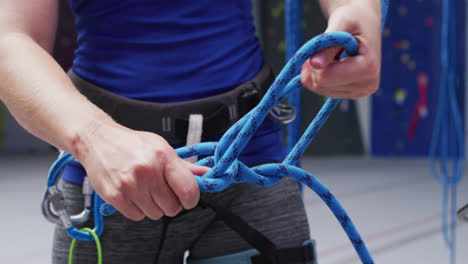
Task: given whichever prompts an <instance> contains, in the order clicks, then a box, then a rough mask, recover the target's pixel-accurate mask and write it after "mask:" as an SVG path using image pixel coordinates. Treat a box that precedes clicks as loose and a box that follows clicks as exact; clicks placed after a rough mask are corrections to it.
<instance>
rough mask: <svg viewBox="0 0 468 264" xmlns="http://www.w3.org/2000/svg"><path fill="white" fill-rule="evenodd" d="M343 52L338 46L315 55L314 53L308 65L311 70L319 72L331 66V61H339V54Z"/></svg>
mask: <svg viewBox="0 0 468 264" xmlns="http://www.w3.org/2000/svg"><path fill="white" fill-rule="evenodd" d="M342 52H343V48H342V47H339V46H332V47H328V48H326V49H323V50H321V51H319V52H317V53H315V54H314V55H313V56H312V57H311V58H310V61H309V62H310V65H311V66H312V68H313V69H316V70H321V69H324V68H325V67H327V66H328V65H329V64H331V63H332V62H333V61H335V60H337V59H339V57H340V55H341V53H342Z"/></svg>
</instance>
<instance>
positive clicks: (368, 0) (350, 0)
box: [319, 0, 381, 18]
mask: <svg viewBox="0 0 468 264" xmlns="http://www.w3.org/2000/svg"><path fill="white" fill-rule="evenodd" d="M319 2H320V7H321V8H322V12H323V14H324V15H325V16H326V17H327V18H328V17H329V16H330V14H331V13H332V12H333V11H334V10H335V9H337V8H339V7H340V6H344V5H347V4H357V5H361V6H363V7H364V6H366V7H368V8H370V9H371V10H373V11H375V14H376V15H378V16H380V15H381V10H380V9H381V6H380V0H319Z"/></svg>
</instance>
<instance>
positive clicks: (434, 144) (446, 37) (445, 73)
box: [429, 0, 465, 264]
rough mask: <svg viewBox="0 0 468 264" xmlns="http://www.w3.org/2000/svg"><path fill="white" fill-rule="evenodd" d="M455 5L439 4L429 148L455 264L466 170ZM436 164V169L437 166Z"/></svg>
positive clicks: (451, 3)
mask: <svg viewBox="0 0 468 264" xmlns="http://www.w3.org/2000/svg"><path fill="white" fill-rule="evenodd" d="M455 28H456V1H450V0H446V1H442V29H441V68H442V71H441V75H440V88H439V96H438V102H437V112H436V117H435V121H434V129H433V132H432V139H431V144H430V148H429V164H430V168H431V170H432V174H433V176H434V178H435V179H436V180H437V181H438V182H439V183H440V184H441V185H442V186H443V191H442V232H443V237H444V241H445V244H446V246H447V247H448V248H449V250H450V263H452V264H455V262H456V201H457V195H456V194H457V189H456V187H457V184H458V183H459V182H460V179H461V177H462V175H463V172H464V167H465V140H464V129H463V123H462V120H461V114H460V110H459V107H458V101H457V81H456V73H457V54H456V51H457V45H456V44H457V34H456V31H455ZM437 164H439V167H437V166H436V165H437Z"/></svg>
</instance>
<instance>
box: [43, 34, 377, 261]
mask: <svg viewBox="0 0 468 264" xmlns="http://www.w3.org/2000/svg"><path fill="white" fill-rule="evenodd" d="M337 45H339V46H343V47H344V48H345V51H346V52H345V53H346V54H349V55H354V54H356V53H357V49H358V45H357V41H356V40H355V39H354V38H353V37H352V36H351V35H350V34H348V33H345V32H333V33H327V34H321V35H319V36H317V37H315V38H313V39H312V40H310V41H309V42H307V43H306V44H305V45H304V46H303V47H302V48H301V49H300V50H299V51H298V52H297V53H296V55H295V56H294V57H293V58H292V59H291V60H290V61H289V62H288V64H287V65H286V66H285V67H284V69H283V70H282V71H281V73H280V74H279V75H278V77H277V78H276V80H275V82H274V83H273V85H272V86H271V88H270V89H269V90H268V92H267V93H266V95H265V96H264V97H263V99H262V100H261V101H260V103H259V104H258V105H257V106H256V107H255V108H254V109H252V110H251V111H250V112H249V113H248V114H247V115H246V116H244V117H243V118H241V119H240V120H239V121H238V122H237V123H236V124H234V125H233V126H232V127H231V128H230V129H229V130H228V131H227V132H226V133H225V134H224V136H223V137H222V138H221V140H220V141H219V143H215V142H205V143H200V144H197V145H193V146H188V147H183V148H179V149H177V150H176V152H177V154H178V155H179V156H180V157H181V158H188V157H191V156H208V157H206V158H204V159H202V160H200V161H198V162H197V164H198V165H203V166H209V167H212V169H211V170H210V171H209V172H208V173H206V174H205V175H204V176H201V177H200V176H195V178H196V180H197V182H198V185H199V187H200V190H201V191H204V192H216V191H221V190H224V189H225V188H227V187H228V186H229V185H230V184H231V183H240V182H249V183H251V184H254V185H256V186H262V187H267V186H271V185H273V184H275V183H277V182H278V181H279V180H280V179H281V177H284V176H289V177H292V178H294V179H296V180H298V181H300V182H302V183H304V184H305V185H307V186H309V187H310V188H311V189H312V190H314V191H315V192H316V193H317V194H318V195H319V196H320V197H321V198H322V200H323V201H324V202H325V203H326V204H327V205H328V206H329V207H330V209H331V210H332V212H333V213H334V214H335V216H336V218H337V219H338V221H339V222H340V224H341V226H342V227H343V228H344V230H345V232H346V233H347V235H348V237H349V238H350V240H351V242H352V243H353V245H354V248H355V249H356V251H357V252H358V255H359V256H360V258H361V260H362V262H363V263H373V261H372V258H371V257H370V255H369V252H368V250H367V248H366V246H365V244H364V242H363V241H362V239H361V237H360V235H359V233H358V232H357V230H356V228H355V227H354V224H353V223H352V221H351V219H350V218H349V217H348V215H347V214H346V212H345V211H344V209H343V207H342V206H341V205H340V203H339V202H338V200H337V199H336V198H335V196H334V195H333V194H332V193H330V191H329V190H328V189H327V188H326V187H325V186H324V185H323V184H322V183H321V182H320V181H319V180H318V179H316V178H315V177H313V176H312V175H311V174H309V173H307V172H305V171H304V170H302V169H300V168H298V167H295V166H293V165H291V164H294V163H295V162H296V161H297V160H299V158H300V157H301V155H302V153H303V152H304V150H305V148H306V147H307V145H308V144H309V143H310V142H311V141H312V139H313V138H314V136H315V135H316V134H317V132H318V130H319V129H320V127H321V126H322V125H323V124H324V122H325V121H326V119H327V118H328V116H329V115H330V114H331V112H332V110H333V109H334V108H335V107H336V105H337V104H338V102H339V100H338V99H328V100H327V102H326V103H325V105H324V106H323V107H322V109H321V110H320V111H319V113H318V114H317V116H316V118H315V119H314V120H313V121H312V123H311V124H310V126H309V127H308V129H307V130H306V132H305V133H304V135H303V136H302V137H301V139H300V140H299V142H298V144H296V146H295V147H294V148H293V150H292V151H291V152H290V153H289V155H288V156H287V157H286V159H285V160H284V162H283V163H280V164H265V165H260V166H257V167H254V168H252V169H250V168H249V167H247V166H246V165H245V164H243V163H242V162H240V161H239V160H238V159H237V157H238V156H239V154H240V153H241V151H242V149H243V148H244V147H245V145H246V144H247V143H248V141H249V140H250V138H251V137H252V136H253V134H254V132H255V130H256V129H257V128H258V127H259V126H260V123H261V122H262V121H263V119H264V118H265V117H266V116H267V115H268V113H269V112H270V110H271V109H272V108H273V107H274V106H275V105H276V104H278V103H279V102H280V101H282V100H283V99H284V98H285V97H286V96H287V95H288V94H289V93H290V92H291V91H293V90H295V89H300V88H302V84H301V82H300V76H298V74H299V73H300V69H301V66H302V64H303V63H304V62H305V61H306V60H307V59H308V58H310V57H311V56H312V55H314V54H315V53H316V52H317V51H319V50H322V49H324V48H326V47H330V46H337ZM71 159H72V156H71V155H70V154H64V155H62V156H60V157H59V158H58V160H57V161H56V162H55V163H54V165H53V166H52V168H51V170H50V177H51V178H52V179H50V180H49V182H55V180H56V178H57V176H58V173H59V172H60V170H61V169H62V168H63V166H64V165H65V164H66V163H67V162H69V161H70V160H71ZM96 201H97V202H96ZM100 202H102V199H100V198H99V196H98V195H96V194H95V204H94V208H95V209H94V217H95V225H96V226H95V229H96V228H97V229H98V231H99V227H102V226H101V225H99V224H102V222H100V221H99V220H98V221H97V219H96V218H100V219H101V220H102V215H109V214H112V213H113V212H115V208H113V207H112V206H111V205H107V204H103V206H102V207H101V211H99V210H96V209H97V208H99V207H100ZM101 213H102V214H101ZM96 221H97V222H96ZM68 226H69V227H68V228H67V232H68V234H69V235H70V236H71V237H72V238H76V239H78V240H87V241H89V240H92V236H91V235H89V234H88V233H84V232H82V231H79V230H77V229H76V228H75V227H73V226H71V227H70V225H68ZM100 231H102V229H101V230H100ZM80 232H81V233H80ZM82 233H84V234H82ZM96 233H97V234H99V232H96ZM77 234H80V236H77Z"/></svg>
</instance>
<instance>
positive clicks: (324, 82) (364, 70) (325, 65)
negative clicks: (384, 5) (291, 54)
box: [301, 3, 381, 99]
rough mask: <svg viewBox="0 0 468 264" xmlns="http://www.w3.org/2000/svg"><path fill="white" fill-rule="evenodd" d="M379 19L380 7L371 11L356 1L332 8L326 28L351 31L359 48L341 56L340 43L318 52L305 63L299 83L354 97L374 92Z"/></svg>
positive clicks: (321, 91)
mask: <svg viewBox="0 0 468 264" xmlns="http://www.w3.org/2000/svg"><path fill="white" fill-rule="evenodd" d="M350 14H352V15H350ZM380 20H381V17H380V11H379V12H375V14H374V12H370V11H369V10H368V9H367V8H365V7H362V6H361V5H356V4H355V3H349V4H346V5H342V6H340V7H339V8H336V9H334V10H333V12H332V13H330V16H329V20H328V26H327V30H326V32H327V33H330V32H333V31H345V32H348V33H350V34H352V35H353V37H354V38H356V40H357V42H358V43H359V52H358V54H357V55H356V56H352V57H346V58H343V59H341V60H339V56H340V54H341V50H340V49H339V47H329V48H326V49H324V50H322V51H320V52H318V53H317V54H315V55H314V56H312V57H311V58H310V60H308V61H307V62H306V63H304V65H303V67H302V69H301V82H302V84H303V85H304V86H305V87H306V88H308V89H309V90H311V91H313V92H315V93H318V94H321V95H325V96H328V97H333V98H348V99H357V98H360V97H364V96H368V95H370V94H372V93H373V92H375V91H376V90H377V88H378V85H379V78H380V76H379V74H380V61H381V52H380V49H381V36H380Z"/></svg>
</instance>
